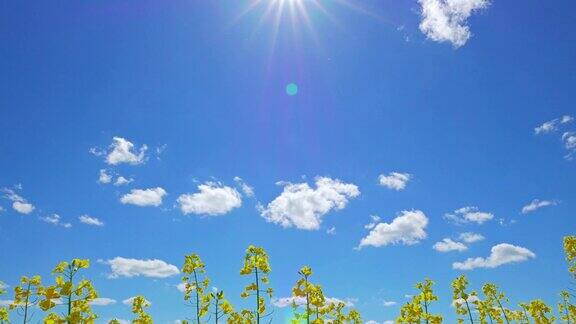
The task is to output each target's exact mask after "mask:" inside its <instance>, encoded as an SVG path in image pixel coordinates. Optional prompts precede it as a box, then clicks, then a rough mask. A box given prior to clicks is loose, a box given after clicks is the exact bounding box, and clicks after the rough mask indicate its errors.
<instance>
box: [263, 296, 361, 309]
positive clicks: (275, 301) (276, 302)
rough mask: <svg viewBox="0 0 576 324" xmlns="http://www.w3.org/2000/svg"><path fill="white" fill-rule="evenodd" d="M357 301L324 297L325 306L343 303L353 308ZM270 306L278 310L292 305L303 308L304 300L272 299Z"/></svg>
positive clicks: (294, 298)
mask: <svg viewBox="0 0 576 324" xmlns="http://www.w3.org/2000/svg"><path fill="white" fill-rule="evenodd" d="M356 301H357V299H356V298H345V299H339V298H334V297H326V304H331V303H333V304H339V303H343V304H344V305H346V306H347V307H352V306H354V303H355V302H356ZM271 303H272V305H274V306H276V307H278V308H285V307H292V305H293V304H296V305H297V306H304V305H306V298H304V297H280V298H272V301H271Z"/></svg>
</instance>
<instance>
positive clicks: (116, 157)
mask: <svg viewBox="0 0 576 324" xmlns="http://www.w3.org/2000/svg"><path fill="white" fill-rule="evenodd" d="M147 150H148V146H147V145H146V144H144V145H142V146H141V147H140V148H139V149H135V147H134V144H132V142H130V141H128V140H127V139H125V138H122V137H114V138H112V144H110V146H109V148H108V150H107V152H101V153H100V154H103V155H106V158H105V162H106V163H108V164H110V165H118V164H123V163H125V164H130V165H138V164H142V163H144V162H145V161H146V151H147ZM91 152H93V153H94V154H96V155H99V153H98V151H97V150H94V149H93V150H91Z"/></svg>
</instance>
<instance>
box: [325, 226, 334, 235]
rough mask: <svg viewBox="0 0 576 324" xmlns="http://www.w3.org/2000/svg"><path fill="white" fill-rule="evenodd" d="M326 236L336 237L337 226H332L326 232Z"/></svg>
mask: <svg viewBox="0 0 576 324" xmlns="http://www.w3.org/2000/svg"><path fill="white" fill-rule="evenodd" d="M326 234H328V235H336V226H332V227H330V228H329V229H327V230H326Z"/></svg>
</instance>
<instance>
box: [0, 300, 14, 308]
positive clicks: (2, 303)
mask: <svg viewBox="0 0 576 324" xmlns="http://www.w3.org/2000/svg"><path fill="white" fill-rule="evenodd" d="M13 302H14V301H13V300H11V299H0V307H6V306H10V305H12V303H13Z"/></svg>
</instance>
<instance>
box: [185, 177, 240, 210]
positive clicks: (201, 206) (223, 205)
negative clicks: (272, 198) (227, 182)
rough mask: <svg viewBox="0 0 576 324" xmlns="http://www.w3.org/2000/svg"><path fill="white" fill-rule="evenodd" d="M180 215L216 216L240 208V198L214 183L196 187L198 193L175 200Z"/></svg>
mask: <svg viewBox="0 0 576 324" xmlns="http://www.w3.org/2000/svg"><path fill="white" fill-rule="evenodd" d="M177 203H178V204H179V205H180V210H181V211H182V213H184V214H185V215H186V214H198V215H209V216H217V215H223V214H226V213H228V212H230V211H232V210H233V209H235V208H238V207H240V206H242V196H241V195H240V193H239V192H238V191H237V190H236V189H234V188H232V187H227V186H224V185H221V184H219V183H215V182H206V183H204V184H201V185H199V186H198V192H196V193H192V194H183V195H181V196H180V197H178V199H177Z"/></svg>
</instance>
